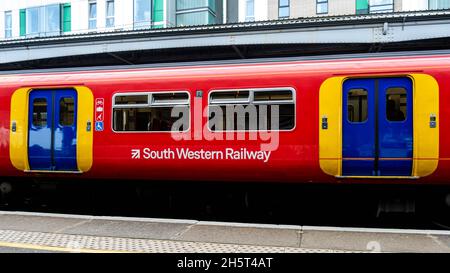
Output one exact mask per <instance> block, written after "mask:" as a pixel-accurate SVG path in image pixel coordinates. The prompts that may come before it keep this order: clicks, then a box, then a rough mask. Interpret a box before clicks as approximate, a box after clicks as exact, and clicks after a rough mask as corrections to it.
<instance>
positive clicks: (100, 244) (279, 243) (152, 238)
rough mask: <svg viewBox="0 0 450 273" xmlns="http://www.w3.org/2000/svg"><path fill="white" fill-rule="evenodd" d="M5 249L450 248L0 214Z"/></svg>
mask: <svg viewBox="0 0 450 273" xmlns="http://www.w3.org/2000/svg"><path fill="white" fill-rule="evenodd" d="M4 252H20V253H22V252H26V253H35V252H93V253H102V252H120V253H121V252H132V253H142V252H150V253H155V252H158V253H166V252H169V253H177V252H185V253H192V252H202V253H204V252H206V253H213V252H220V253H242V252H247V253H248V252H261V253H280V252H281V253H308V252H314V253H336V252H446V253H450V231H437V230H398V229H363V228H338V227H312V226H288V225H266V224H244V223H222V222H204V221H195V220H172V219H155V218H124V217H98V216H85V215H59V214H44V213H30V212H3V211H0V253H4Z"/></svg>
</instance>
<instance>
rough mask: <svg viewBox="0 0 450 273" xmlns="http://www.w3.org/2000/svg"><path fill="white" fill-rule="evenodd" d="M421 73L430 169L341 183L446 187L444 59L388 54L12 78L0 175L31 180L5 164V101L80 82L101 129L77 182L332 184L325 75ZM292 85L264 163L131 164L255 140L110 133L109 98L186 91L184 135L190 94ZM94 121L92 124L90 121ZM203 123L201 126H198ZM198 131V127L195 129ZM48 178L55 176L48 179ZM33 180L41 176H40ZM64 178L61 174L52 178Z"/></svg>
mask: <svg viewBox="0 0 450 273" xmlns="http://www.w3.org/2000/svg"><path fill="white" fill-rule="evenodd" d="M407 73H426V74H429V75H431V76H433V77H434V78H435V79H436V80H437V81H438V83H439V88H440V120H439V121H438V122H440V123H441V126H440V140H441V141H440V151H439V154H440V162H439V166H438V169H437V170H436V172H435V173H434V174H433V175H431V176H428V177H425V178H422V179H419V180H417V181H412V180H408V181H400V180H371V181H362V180H342V181H341V182H351V183H352V182H353V183H354V182H356V183H360V182H375V183H448V184H450V145H449V143H448V142H447V141H446V140H447V139H450V128H449V126H446V124H448V123H449V122H450V97H449V94H450V55H440V56H424V57H420V56H419V57H407V56H406V57H395V58H373V59H349V60H345V59H343V60H327V61H297V62H283V63H259V64H240V65H214V66H206V67H205V66H192V67H174V68H150V69H132V70H103V71H86V72H64V73H44V74H42V73H41V74H26V75H11V76H1V77H0V176H3V177H7V176H34V175H36V174H30V173H24V172H22V171H19V170H16V169H15V168H14V167H13V166H12V164H11V162H10V159H9V123H10V120H9V119H10V114H9V113H10V101H11V95H12V93H13V92H14V91H15V90H17V89H18V88H21V87H52V86H53V87H56V86H58V87H61V86H73V85H85V86H87V87H89V88H90V89H91V90H92V92H93V94H94V100H95V99H96V98H104V103H105V108H104V115H105V116H104V122H105V126H104V127H105V130H104V131H102V132H95V131H94V150H93V155H94V161H93V166H92V168H91V170H90V171H89V172H87V173H85V174H82V175H77V177H79V178H106V179H108V178H120V179H147V180H196V181H199V180H222V181H286V182H338V180H337V179H335V178H334V177H331V176H328V175H326V174H324V173H323V172H322V170H321V169H320V167H319V160H318V156H319V154H318V153H319V147H318V141H319V140H318V131H319V128H318V120H319V117H318V110H319V109H318V107H319V88H320V86H321V84H322V83H323V82H324V81H325V80H326V79H327V78H329V77H333V76H339V75H354V76H363V75H371V76H374V75H380V76H385V75H404V74H407ZM270 87H292V88H294V89H295V90H296V98H297V102H296V107H297V111H296V128H295V130H293V131H291V132H280V135H279V137H280V146H279V148H278V150H276V151H273V152H272V155H271V157H270V160H269V162H267V163H263V162H260V161H252V160H142V159H141V160H133V159H131V149H143V148H150V149H152V150H164V149H166V148H169V147H170V148H171V149H173V150H175V149H176V148H182V147H183V148H190V149H191V150H199V149H201V148H203V149H204V150H224V149H225V148H234V149H236V150H238V149H240V148H247V149H249V150H259V145H260V144H261V141H249V140H245V141H240V140H234V141H229V140H222V141H218V140H215V141H207V140H189V141H176V140H174V139H172V137H171V134H170V133H115V132H113V131H112V129H111V111H112V105H111V103H112V101H111V100H112V96H113V94H115V93H119V92H120V93H123V92H127V91H130V92H140V91H147V92H151V91H182V90H186V91H189V92H190V94H191V120H192V122H191V130H190V133H193V128H194V126H196V125H195V123H197V122H199V120H194V118H193V114H192V112H193V111H194V107H193V105H194V103H193V101H194V100H195V99H198V98H195V92H196V90H203V91H204V94H203V97H202V98H201V100H202V105H203V107H206V106H207V104H208V94H209V92H210V90H213V89H230V88H239V89H243V88H270ZM93 120H94V119H93ZM205 123H206V118H203V119H202V121H201V126H202V127H203V125H204V124H205ZM197 126H198V124H197ZM50 175H53V176H55V174H50ZM40 176H43V175H42V174H40ZM58 176H66V175H58Z"/></svg>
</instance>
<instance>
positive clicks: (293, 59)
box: [0, 50, 450, 75]
mask: <svg viewBox="0 0 450 273" xmlns="http://www.w3.org/2000/svg"><path fill="white" fill-rule="evenodd" d="M443 55H449V56H450V50H429V51H428V50H427V51H399V52H380V53H358V54H336V55H315V56H301V57H277V58H256V59H233V60H215V61H195V62H170V63H156V64H139V65H114V66H90V67H69V68H49V69H24V70H9V71H0V75H19V74H22V75H23V74H39V73H46V74H48V73H59V72H88V71H107V70H108V71H111V70H135V69H152V68H153V69H155V68H180V67H186V68H187V67H198V66H217V65H242V64H262V63H286V62H301V61H328V60H353V59H374V58H396V57H426V56H430V57H431V56H443Z"/></svg>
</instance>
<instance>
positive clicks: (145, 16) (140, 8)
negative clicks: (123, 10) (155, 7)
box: [134, 0, 151, 22]
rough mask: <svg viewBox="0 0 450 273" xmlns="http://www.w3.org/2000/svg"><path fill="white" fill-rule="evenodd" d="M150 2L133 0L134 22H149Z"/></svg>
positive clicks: (148, 0) (147, 0)
mask: <svg viewBox="0 0 450 273" xmlns="http://www.w3.org/2000/svg"><path fill="white" fill-rule="evenodd" d="M150 18H151V3H150V0H134V22H145V21H147V22H150Z"/></svg>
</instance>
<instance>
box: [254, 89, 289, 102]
mask: <svg viewBox="0 0 450 273" xmlns="http://www.w3.org/2000/svg"><path fill="white" fill-rule="evenodd" d="M254 97H255V98H254V100H255V101H271V100H289V101H292V100H293V98H292V92H291V91H257V92H255V94H254Z"/></svg>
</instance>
